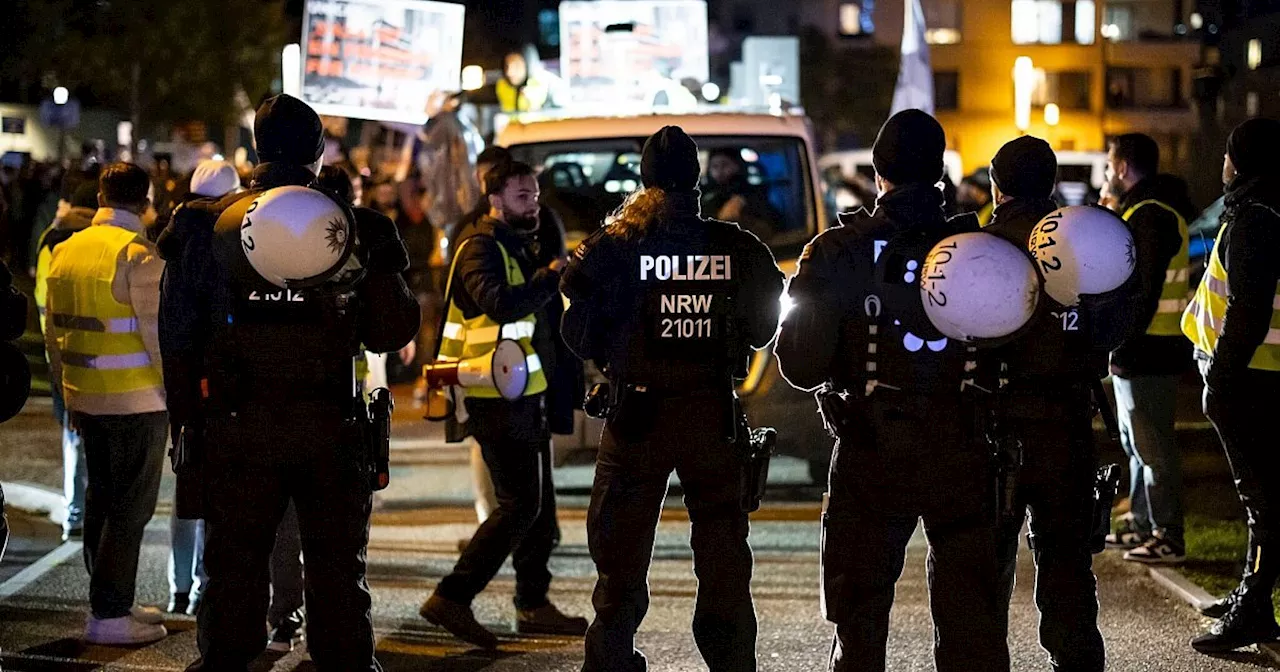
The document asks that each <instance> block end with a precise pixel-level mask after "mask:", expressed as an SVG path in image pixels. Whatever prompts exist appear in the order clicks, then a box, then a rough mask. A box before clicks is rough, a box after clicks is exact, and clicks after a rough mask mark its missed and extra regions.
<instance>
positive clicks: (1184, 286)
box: [1124, 198, 1191, 336]
mask: <svg viewBox="0 0 1280 672" xmlns="http://www.w3.org/2000/svg"><path fill="white" fill-rule="evenodd" d="M1147 205H1154V206H1156V207H1159V208H1163V209H1164V210H1167V211H1169V213H1171V214H1172V215H1173V216H1174V217H1177V218H1178V235H1179V236H1180V237H1181V238H1182V243H1181V245H1180V246H1179V247H1178V253H1177V254H1175V255H1173V259H1170V260H1169V268H1168V269H1166V270H1165V272H1164V287H1163V288H1162V289H1161V290H1160V303H1159V305H1158V306H1157V308H1156V314H1155V316H1154V317H1152V318H1151V324H1150V325H1149V326H1148V327H1147V333H1148V334H1149V335H1151V336H1178V335H1180V334H1182V328H1181V326H1180V324H1179V323H1180V321H1181V319H1182V311H1184V310H1186V308H1187V295H1188V294H1189V293H1190V292H1191V283H1190V281H1191V253H1190V245H1191V243H1190V238H1189V234H1188V232H1187V220H1186V218H1185V217H1183V216H1182V215H1181V214H1180V213H1179V212H1178V211H1177V210H1174V209H1173V208H1172V207H1170V206H1168V205H1166V204H1165V203H1162V202H1160V201H1157V200H1155V199H1154V198H1150V199H1147V200H1145V201H1142V202H1140V203H1138V204H1136V205H1134V206H1133V207H1131V208H1129V209H1128V210H1126V211H1125V213H1124V220H1125V221H1126V222H1127V221H1129V218H1130V217H1132V216H1133V213H1135V212H1137V211H1138V209H1139V208H1141V207H1143V206H1147Z"/></svg>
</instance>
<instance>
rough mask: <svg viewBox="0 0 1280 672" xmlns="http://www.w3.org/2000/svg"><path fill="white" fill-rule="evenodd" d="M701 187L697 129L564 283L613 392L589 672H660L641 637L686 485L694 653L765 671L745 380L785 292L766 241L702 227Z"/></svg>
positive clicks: (653, 161) (667, 152)
mask: <svg viewBox="0 0 1280 672" xmlns="http://www.w3.org/2000/svg"><path fill="white" fill-rule="evenodd" d="M699 172H700V168H699V164H698V148H697V145H695V144H694V141H693V139H692V138H690V137H689V136H688V135H686V134H685V133H684V131H683V130H681V129H680V128H678V127H675V126H668V127H666V128H663V129H662V130H660V131H658V132H657V133H656V134H654V135H653V137H651V138H649V140H648V141H647V142H645V145H644V152H643V155H642V158H641V181H642V183H643V185H644V188H643V189H641V190H640V191H637V192H636V193H634V194H632V196H631V197H630V198H629V199H628V200H627V201H626V203H624V204H623V206H622V208H621V209H620V210H619V211H618V212H617V214H616V215H614V216H613V218H612V219H611V220H610V221H609V222H607V224H606V226H605V227H604V228H602V229H600V230H599V231H597V232H596V233H595V234H594V235H592V236H591V238H589V239H588V240H587V241H586V242H584V243H583V244H582V246H580V247H579V248H578V249H577V250H576V252H575V259H574V260H573V261H572V262H571V263H570V265H569V268H568V269H567V270H566V271H565V276H564V281H563V283H562V287H563V290H564V293H565V296H567V297H568V298H569V300H570V307H569V310H568V312H566V314H565V317H564V333H565V339H566V341H567V342H568V343H569V345H570V347H572V348H573V350H574V352H576V353H577V354H578V356H579V357H581V358H583V359H584V360H586V359H590V360H594V361H595V363H596V365H597V366H599V367H600V368H601V369H602V370H603V371H604V372H605V375H606V376H607V377H608V379H609V383H610V386H611V393H610V394H609V397H610V401H611V405H612V412H611V413H610V414H609V415H608V418H607V421H606V424H605V429H604V435H603V438H602V439H601V446H600V453H599V455H598V457H597V458H596V474H595V484H594V485H593V487H592V489H591V507H590V510H589V512H588V514H587V538H588V543H589V545H590V549H591V558H592V559H593V560H594V561H595V563H596V570H597V572H598V574H599V579H598V581H597V583H596V588H595V593H594V594H593V598H592V602H593V604H594V605H595V611H596V616H595V620H594V621H593V622H592V624H591V628H590V629H589V630H588V631H587V641H586V662H585V664H584V665H583V668H582V669H583V670H587V671H594V670H639V671H642V670H644V669H645V666H646V663H645V658H644V656H643V655H642V654H641V653H640V652H639V651H637V650H636V649H635V634H636V629H637V628H639V627H640V622H641V620H643V619H644V615H645V611H646V610H647V609H648V605H649V589H648V573H649V561H650V558H651V557H652V555H653V542H654V534H655V532H656V528H657V524H658V516H659V514H660V513H661V511H662V506H663V502H664V500H665V497H666V492H667V481H668V478H669V477H670V474H671V472H672V470H675V472H676V473H677V474H678V475H679V476H680V482H681V484H682V485H683V486H684V491H685V504H686V505H687V506H688V508H689V520H690V524H691V526H692V536H691V537H690V543H691V544H692V546H693V559H694V573H695V574H697V577H698V597H697V605H696V607H695V611H694V617H693V636H694V640H695V641H696V642H697V644H698V649H699V651H700V652H701V653H702V657H703V660H705V661H706V663H707V666H708V667H709V668H710V669H711V670H712V672H723V671H726V670H734V671H737V670H755V669H756V656H755V644H756V618H755V609H754V607H753V605H752V602H751V564H752V558H751V548H750V546H748V544H747V533H748V522H747V510H746V509H745V508H744V506H743V502H742V499H743V492H742V487H741V484H742V477H741V475H742V474H743V473H744V472H743V470H744V469H745V468H747V465H748V461H747V460H746V459H745V456H744V451H743V442H744V441H745V439H746V436H745V433H746V428H745V425H743V424H742V423H741V409H740V408H739V406H738V404H737V401H736V397H735V394H734V380H735V378H741V377H743V376H745V370H746V357H747V356H748V355H749V354H750V352H751V350H752V349H758V348H762V347H764V346H765V345H767V344H768V343H769V341H770V340H771V339H772V338H773V334H774V332H775V330H776V329H777V325H778V313H779V310H780V304H779V297H780V296H781V294H782V283H783V277H782V273H781V272H780V271H779V270H778V268H777V266H776V265H775V264H774V261H773V255H772V253H771V252H770V251H769V248H767V247H765V246H764V245H763V244H762V243H761V242H760V241H759V239H757V238H756V237H755V236H754V235H752V234H750V233H747V232H746V231H744V230H742V229H741V228H739V227H738V226H737V225H736V224H730V223H726V222H720V221H715V220H708V219H703V218H702V217H701V216H699V210H700V208H699V195H698V190H697V185H698V175H699Z"/></svg>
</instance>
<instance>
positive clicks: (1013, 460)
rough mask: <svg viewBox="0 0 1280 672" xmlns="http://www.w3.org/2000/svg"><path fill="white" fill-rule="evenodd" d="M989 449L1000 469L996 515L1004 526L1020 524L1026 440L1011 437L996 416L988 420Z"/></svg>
mask: <svg viewBox="0 0 1280 672" xmlns="http://www.w3.org/2000/svg"><path fill="white" fill-rule="evenodd" d="M985 434H986V440H987V445H988V446H990V448H991V457H992V460H993V461H994V462H995V467H996V515H997V521H998V523H999V524H1000V525H1002V526H1003V525H1007V524H1010V523H1011V522H1013V521H1015V520H1017V519H1018V518H1019V517H1020V516H1021V515H1022V512H1021V511H1019V510H1018V477H1019V475H1020V472H1021V471H1022V450H1023V446H1022V440H1021V439H1019V438H1018V437H1016V436H1013V435H1012V434H1010V433H1009V432H1008V431H1007V430H1006V428H1005V426H1004V423H1003V422H1002V421H1001V420H1000V419H999V417H998V416H997V414H996V413H995V412H992V413H991V414H990V415H989V416H988V419H987V425H986V427H985Z"/></svg>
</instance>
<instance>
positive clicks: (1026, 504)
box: [983, 136, 1111, 672]
mask: <svg viewBox="0 0 1280 672" xmlns="http://www.w3.org/2000/svg"><path fill="white" fill-rule="evenodd" d="M1057 172H1058V161H1057V157H1056V156H1055V155H1054V153H1053V148H1052V147H1050V146H1049V143H1047V142H1045V141H1044V140H1041V139H1040V138H1035V137H1031V136H1023V137H1021V138H1018V139H1016V140H1013V141H1011V142H1009V143H1007V144H1005V146H1004V147H1002V148H1001V149H1000V151H999V152H998V153H997V154H996V156H995V158H993V159H992V160H991V183H992V197H993V198H994V202H995V204H996V208H995V212H994V213H993V215H992V220H991V224H990V225H989V226H988V227H987V228H986V229H985V230H986V231H988V232H990V233H994V234H996V235H998V236H1000V237H1002V238H1004V239H1006V240H1008V241H1009V242H1011V243H1013V244H1014V245H1017V246H1018V249H1022V250H1026V249H1027V245H1028V240H1029V239H1030V238H1031V232H1032V229H1034V228H1035V227H1036V225H1037V224H1039V223H1040V220H1041V219H1043V218H1044V216H1045V215H1048V214H1049V213H1051V212H1053V211H1054V210H1057V209H1058V206H1057V205H1056V204H1055V203H1054V202H1053V201H1052V200H1050V196H1051V195H1052V194H1053V190H1054V187H1055V184H1056V182H1057ZM1087 317H1088V316H1087V315H1086V316H1085V319H1087ZM1086 327H1087V325H1085V324H1082V317H1081V315H1080V312H1079V311H1078V310H1076V309H1071V308H1066V307H1064V306H1062V305H1060V304H1057V303H1056V302H1054V301H1053V299H1051V298H1049V296H1048V295H1047V294H1043V293H1042V296H1041V297H1040V303H1039V309H1038V311H1037V314H1036V317H1035V318H1034V320H1033V322H1032V325H1031V326H1030V327H1029V328H1028V329H1027V330H1026V331H1025V332H1024V333H1023V334H1021V335H1020V336H1019V337H1018V338H1017V339H1016V340H1014V341H1013V342H1011V343H1009V344H1007V345H1004V346H1001V347H999V348H996V349H994V350H992V351H989V352H988V353H986V355H985V360H986V363H987V365H986V366H984V367H983V369H984V370H985V371H986V372H988V373H989V374H991V375H990V376H987V375H984V376H983V378H984V379H985V380H986V382H985V383H984V384H983V388H984V389H986V390H988V391H990V392H991V394H990V395H988V396H987V404H988V405H989V408H990V410H991V412H992V415H991V416H990V418H991V419H992V422H993V423H994V426H992V427H991V430H992V431H993V432H999V433H1000V434H1001V436H1000V437H999V438H998V441H999V442H1000V443H1001V444H1002V445H1003V447H1002V448H1001V450H1005V451H1008V454H1006V455H1002V457H1004V458H1007V459H1005V460H1002V462H1001V463H1002V464H1006V465H1008V468H1009V472H1008V473H1006V474H1005V478H1009V479H1014V482H1013V484H1012V487H1011V489H1010V492H1011V493H1012V497H1011V499H1010V501H1008V502H1007V503H1006V504H1005V505H1004V506H1001V509H1002V511H1001V516H1000V539H999V543H1000V564H1001V575H1002V577H1003V578H1002V581H1003V590H1004V596H1005V600H1004V602H1003V604H1004V607H1005V622H1006V623H1007V621H1008V599H1009V597H1010V596H1012V594H1013V585H1014V579H1015V574H1016V570H1017V564H1018V544H1019V541H1020V539H1019V537H1020V536H1021V531H1022V523H1023V520H1024V519H1025V518H1026V513H1027V510H1028V509H1030V511H1031V533H1030V534H1029V535H1028V536H1027V543H1028V545H1029V546H1030V547H1031V550H1032V553H1034V555H1035V561H1036V584H1035V594H1036V606H1037V607H1039V609H1040V644H1041V646H1043V647H1044V649H1045V650H1046V651H1047V652H1048V653H1049V661H1050V664H1051V665H1052V666H1053V669H1055V670H1062V671H1067V670H1070V671H1072V672H1076V671H1079V672H1101V670H1102V669H1103V666H1104V663H1105V660H1106V657H1105V654H1104V652H1103V643H1102V635H1101V633H1099V632H1098V597H1097V581H1096V579H1095V578H1094V576H1093V553H1092V551H1091V549H1090V545H1091V544H1090V536H1091V534H1092V532H1093V530H1092V525H1093V513H1094V482H1095V474H1096V470H1097V458H1096V453H1095V450H1094V445H1093V425H1092V418H1093V414H1094V406H1093V404H1094V399H1093V395H1092V392H1093V391H1094V390H1095V389H1098V388H1097V383H1098V382H1099V380H1100V379H1101V378H1102V377H1103V376H1104V375H1105V372H1106V351H1105V349H1104V350H1101V351H1097V350H1093V349H1092V348H1091V344H1090V342H1089V340H1088V334H1089V330H1088V329H1087V328H1086ZM993 438H994V437H993ZM1019 464H1020V466H1018V465H1019ZM1110 504H1111V502H1110V501H1109V500H1108V501H1107V502H1106V503H1105V506H1106V508H1107V510H1108V511H1109V510H1110Z"/></svg>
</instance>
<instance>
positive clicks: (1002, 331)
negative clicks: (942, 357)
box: [920, 232, 1040, 343]
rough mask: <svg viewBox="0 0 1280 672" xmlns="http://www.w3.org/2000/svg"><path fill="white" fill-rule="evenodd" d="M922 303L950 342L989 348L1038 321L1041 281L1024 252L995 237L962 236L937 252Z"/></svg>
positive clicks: (925, 276)
mask: <svg viewBox="0 0 1280 672" xmlns="http://www.w3.org/2000/svg"><path fill="white" fill-rule="evenodd" d="M920 298H921V300H922V302H923V304H924V311H925V313H926V314H927V315H928V317H929V321H930V322H931V323H932V324H933V325H934V326H935V327H937V329H938V330H939V331H941V332H942V333H943V334H945V335H946V336H947V337H948V338H953V339H956V340H958V341H961V342H964V343H978V342H985V343H990V342H992V341H993V340H996V339H1006V338H1009V337H1010V336H1013V335H1015V334H1017V333H1018V332H1019V331H1021V330H1022V329H1023V328H1024V327H1026V326H1027V324H1029V323H1030V322H1031V320H1032V318H1033V317H1035V314H1036V305H1037V303H1038V302H1039V299H1040V276H1039V275H1038V274H1037V273H1036V269H1035V266H1034V265H1032V263H1031V259H1030V258H1029V257H1028V256H1027V254H1026V253H1025V252H1023V251H1022V250H1020V249H1018V247H1017V246H1016V245H1014V244H1013V243H1010V242H1009V241H1007V240H1005V239H1003V238H1001V237H999V236H996V235H994V234H991V233H984V232H975V233H961V234H958V235H955V236H951V237H949V238H946V239H945V240H943V241H942V242H940V243H938V244H937V245H935V246H934V248H933V249H932V250H930V252H929V256H928V258H927V259H926V261H925V264H924V269H923V271H922V273H921V280H920Z"/></svg>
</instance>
